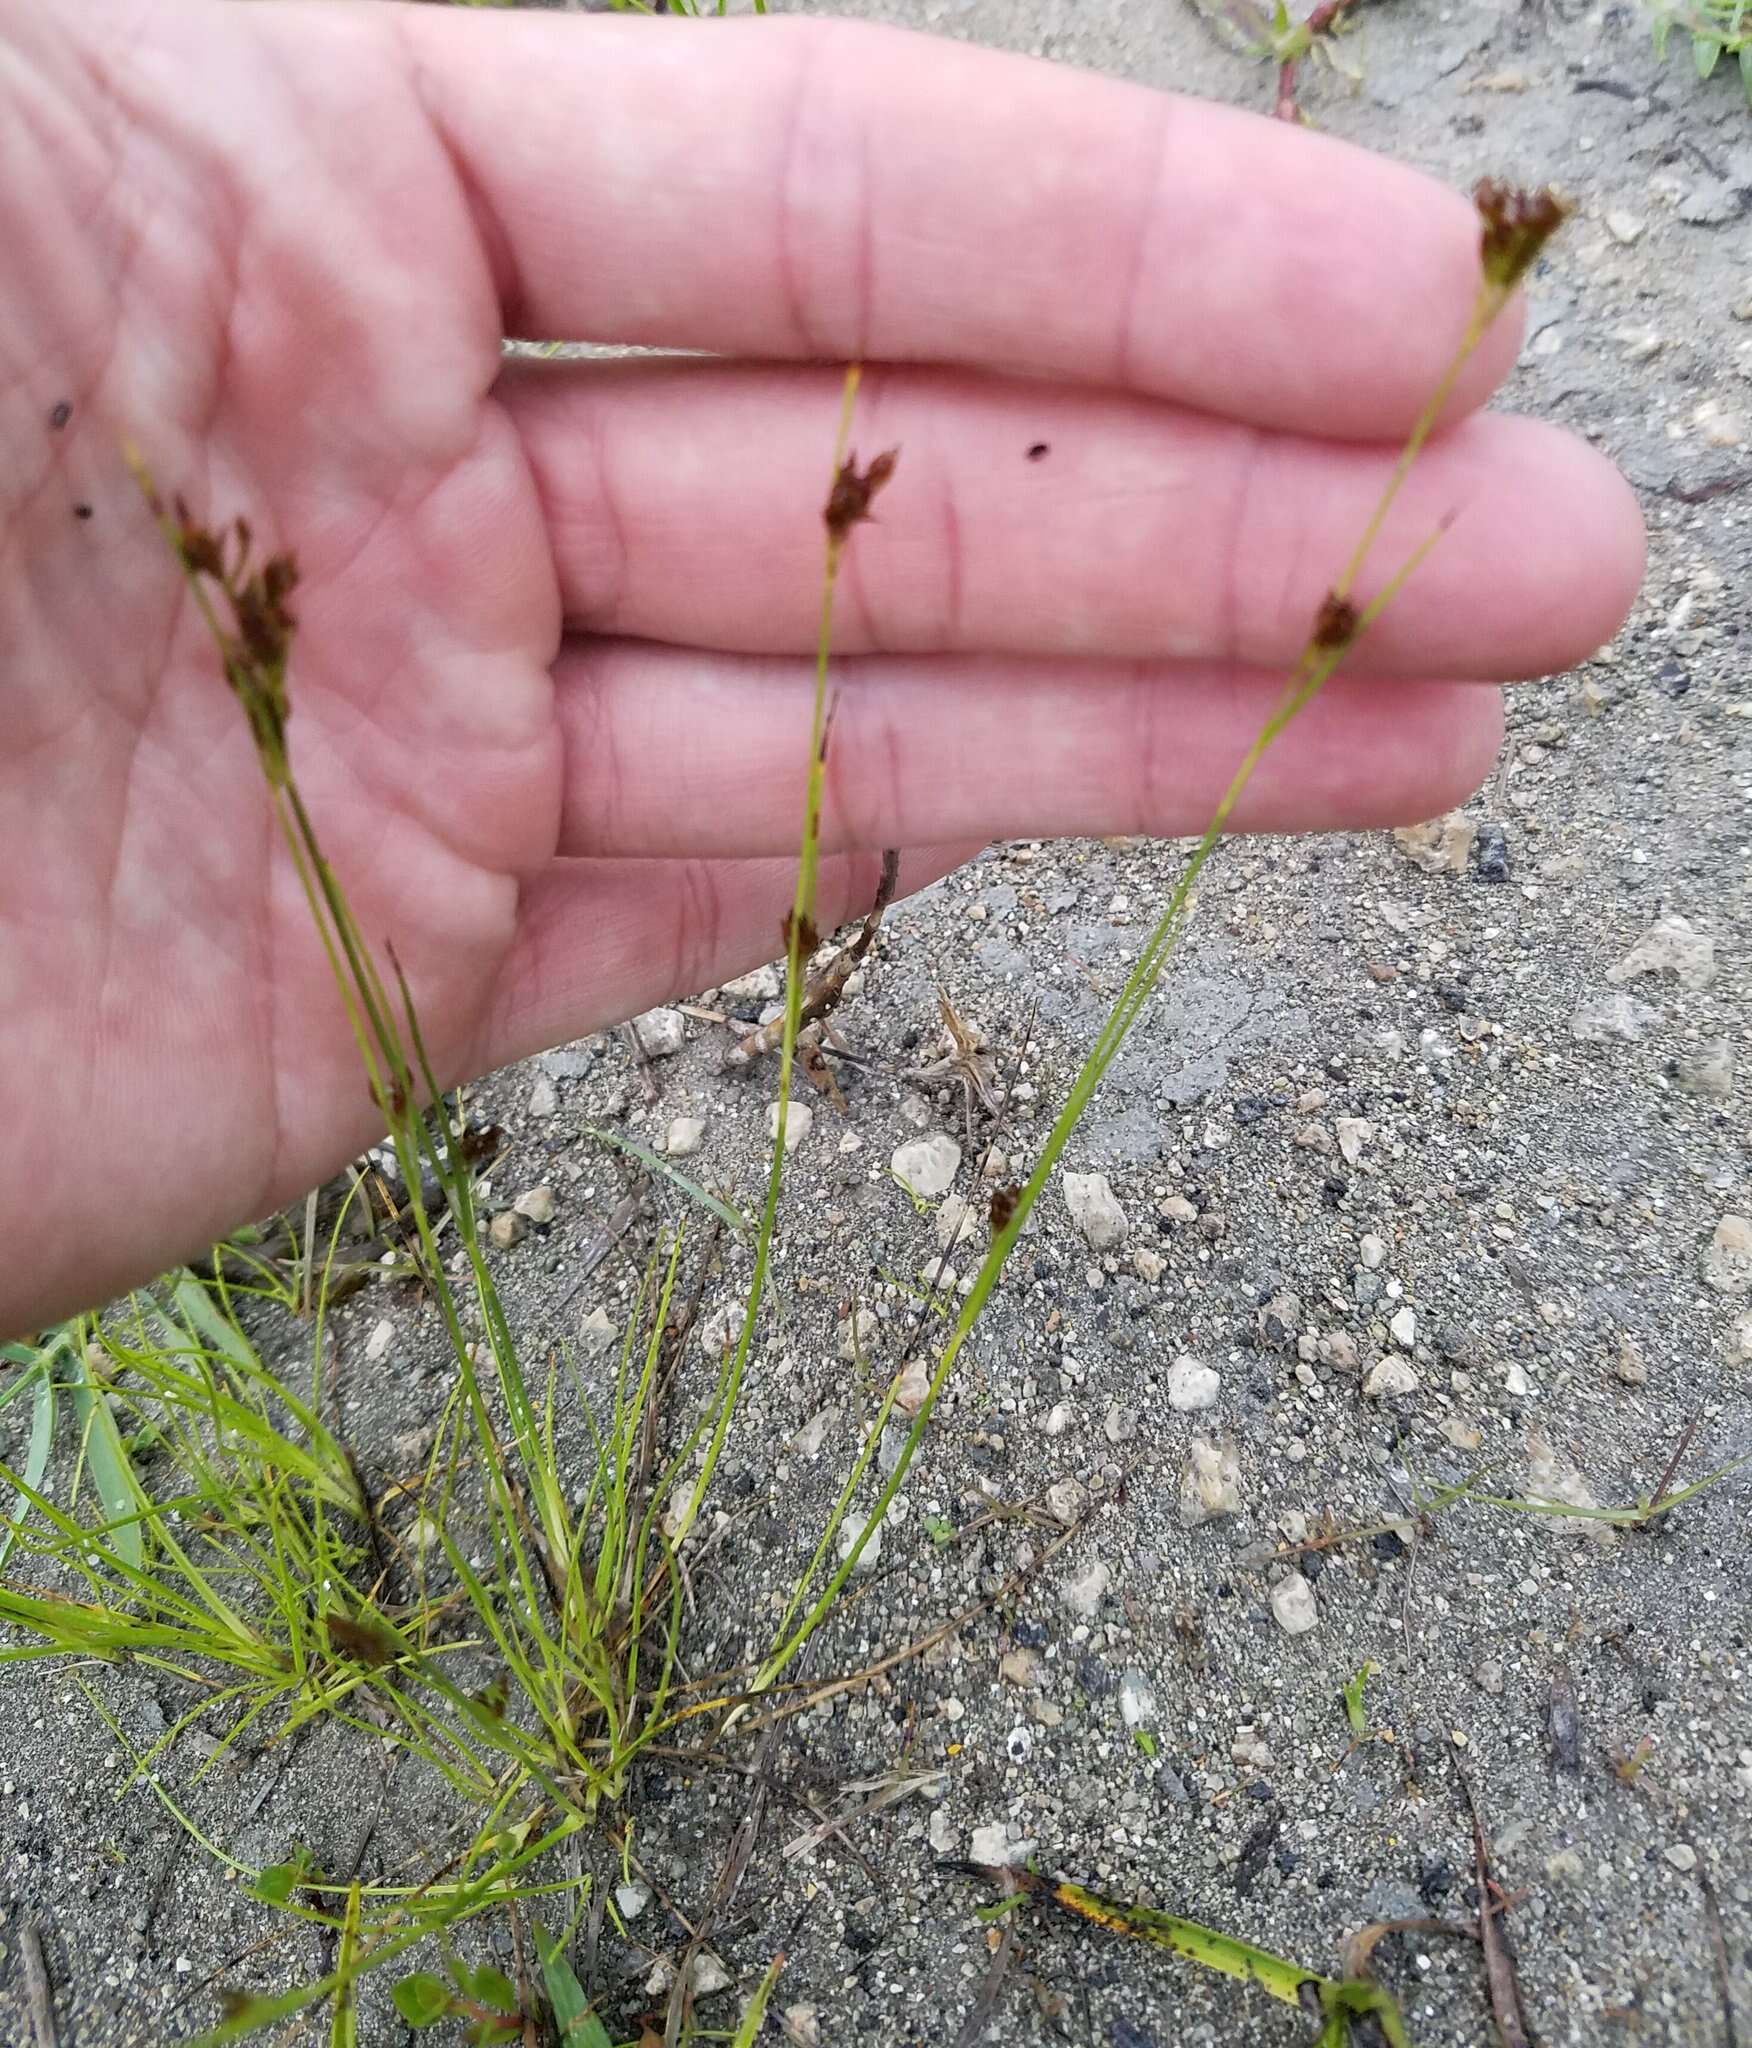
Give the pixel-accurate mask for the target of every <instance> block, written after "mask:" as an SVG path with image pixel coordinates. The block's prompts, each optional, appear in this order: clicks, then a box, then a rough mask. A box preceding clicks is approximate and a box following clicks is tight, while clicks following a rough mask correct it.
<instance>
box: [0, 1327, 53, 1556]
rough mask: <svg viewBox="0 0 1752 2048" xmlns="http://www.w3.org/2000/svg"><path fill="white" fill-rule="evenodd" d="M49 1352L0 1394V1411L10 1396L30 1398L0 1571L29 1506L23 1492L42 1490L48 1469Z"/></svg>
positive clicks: (1, 1532)
mask: <svg viewBox="0 0 1752 2048" xmlns="http://www.w3.org/2000/svg"><path fill="white" fill-rule="evenodd" d="M54 1356H55V1354H54V1353H53V1351H44V1352H43V1353H42V1354H41V1355H40V1356H39V1357H38V1358H37V1359H36V1362H35V1363H34V1364H33V1365H30V1366H28V1367H26V1368H25V1370H24V1371H23V1372H22V1373H20V1374H19V1375H18V1377H17V1378H16V1379H14V1380H10V1381H8V1382H7V1383H6V1386H5V1391H4V1392H3V1393H0V1407H4V1406H5V1404H6V1403H7V1402H8V1401H10V1400H11V1399H12V1398H13V1396H14V1395H16V1394H22V1393H24V1392H25V1390H26V1389H27V1388H28V1389H29V1390H30V1394H31V1403H32V1405H31V1417H30V1442H29V1443H28V1444H27V1445H26V1447H25V1453H24V1470H23V1472H22V1473H21V1474H20V1477H21V1478H22V1479H23V1481H24V1484H23V1485H22V1486H20V1488H19V1489H18V1495H17V1498H16V1499H15V1500H14V1502H13V1504H12V1516H11V1519H10V1520H9V1521H8V1522H7V1523H6V1525H5V1527H4V1529H0V1568H3V1567H4V1566H5V1563H6V1554H7V1552H8V1551H9V1550H11V1548H12V1539H13V1538H14V1537H15V1536H16V1535H17V1534H18V1531H19V1529H20V1527H21V1526H22V1525H23V1522H24V1518H25V1514H26V1511H27V1510H28V1508H29V1505H30V1497H29V1493H27V1492H26V1488H29V1489H31V1491H36V1490H37V1489H39V1488H40V1487H41V1486H42V1483H43V1474H44V1473H45V1472H46V1471H47V1470H48V1468H49V1446H50V1445H51V1444H52V1443H53V1442H54V1439H55V1374H54V1368H53V1359H54Z"/></svg>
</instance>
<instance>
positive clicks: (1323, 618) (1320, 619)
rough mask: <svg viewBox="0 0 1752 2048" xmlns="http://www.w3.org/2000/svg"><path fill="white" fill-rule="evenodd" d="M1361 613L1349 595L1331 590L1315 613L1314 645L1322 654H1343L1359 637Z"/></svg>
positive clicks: (1311, 637)
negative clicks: (1358, 626) (1341, 595)
mask: <svg viewBox="0 0 1752 2048" xmlns="http://www.w3.org/2000/svg"><path fill="white" fill-rule="evenodd" d="M1359 616H1360V615H1359V613H1358V611H1357V608H1356V606H1355V605H1354V604H1352V603H1351V601H1350V599H1349V598H1348V597H1340V596H1339V594H1338V592H1337V591H1336V590H1329V591H1328V592H1327V593H1326V595H1325V596H1324V597H1323V598H1322V599H1321V600H1320V609H1319V611H1317V612H1316V613H1315V614H1314V631H1313V633H1312V634H1311V635H1310V640H1311V643H1312V645H1313V646H1314V647H1315V648H1316V649H1318V651H1319V652H1320V653H1322V654H1342V653H1343V652H1344V650H1345V649H1346V648H1347V647H1348V646H1349V645H1350V644H1351V642H1352V641H1353V640H1354V639H1355V638H1356V637H1357V623H1358V619H1359Z"/></svg>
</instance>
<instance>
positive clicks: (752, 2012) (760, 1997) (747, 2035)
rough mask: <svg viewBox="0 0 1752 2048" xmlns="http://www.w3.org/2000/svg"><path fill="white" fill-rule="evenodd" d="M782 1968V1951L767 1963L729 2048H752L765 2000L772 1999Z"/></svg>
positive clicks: (783, 1960)
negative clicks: (765, 1971)
mask: <svg viewBox="0 0 1752 2048" xmlns="http://www.w3.org/2000/svg"><path fill="white" fill-rule="evenodd" d="M784 1967H785V1957H784V1951H783V1950H781V1951H780V1952H779V1953H778V1954H777V1955H776V1956H774V1957H773V1959H772V1961H771V1962H770V1963H768V1965H767V1973H766V1975H765V1976H764V1977H763V1978H762V1979H761V1980H760V1982H759V1984H758V1985H756V1987H755V1992H754V1996H753V1997H752V1998H751V1999H750V2000H749V2001H748V2008H747V2010H746V2011H745V2012H744V2013H743V2015H742V2024H741V2025H740V2026H739V2027H738V2028H737V2029H736V2033H735V2037H734V2038H733V2039H732V2041H731V2043H730V2048H754V2043H755V2039H756V2037H757V2036H758V2035H759V2033H760V2027H761V2022H762V2021H763V2020H764V2019H765V2018H766V2009H767V2000H768V1999H769V1998H771V1997H772V1995H773V1986H774V1985H775V1984H776V1983H777V1982H778V1981H779V1972H780V1971H781V1970H782V1969H783V1968H784Z"/></svg>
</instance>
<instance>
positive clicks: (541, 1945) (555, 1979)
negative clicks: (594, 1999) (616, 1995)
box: [531, 1920, 614, 2048]
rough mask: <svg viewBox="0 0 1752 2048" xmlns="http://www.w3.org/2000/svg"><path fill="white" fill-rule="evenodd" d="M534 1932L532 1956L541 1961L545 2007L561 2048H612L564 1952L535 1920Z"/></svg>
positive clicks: (606, 2031)
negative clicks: (551, 2015)
mask: <svg viewBox="0 0 1752 2048" xmlns="http://www.w3.org/2000/svg"><path fill="white" fill-rule="evenodd" d="M531 1925H532V1926H533V1927H534V1929H535V1952H536V1954H537V1955H538V1956H540V1958H541V1980H542V1984H543V1986H544V1987H545V1989H546V1991H547V1996H548V2004H549V2005H551V2006H552V2007H553V2009H554V2025H555V2026H556V2027H557V2028H558V2029H559V2035H560V2042H561V2048H614V2043H613V2041H612V2040H611V2038H610V2036H609V2032H608V2029H607V2028H606V2027H605V2026H604V2025H603V2024H602V2022H601V2021H600V2020H599V2019H598V2018H597V2017H596V2015H595V2013H593V2012H592V2011H591V2010H590V2001H589V1999H588V1998H586V1997H585V1995H584V1987H583V1985H582V1984H580V1983H579V1982H578V1975H577V1972H576V1971H575V1970H574V1969H573V1968H572V1966H571V1964H570V1963H569V1962H567V1960H566V1952H565V1950H564V1949H563V1948H561V1946H560V1944H559V1943H558V1942H557V1941H555V1940H554V1938H553V1936H552V1935H551V1934H549V1932H548V1931H547V1929H546V1928H545V1927H544V1926H543V1925H542V1923H541V1922H540V1921H539V1920H536V1921H533V1922H532V1923H531Z"/></svg>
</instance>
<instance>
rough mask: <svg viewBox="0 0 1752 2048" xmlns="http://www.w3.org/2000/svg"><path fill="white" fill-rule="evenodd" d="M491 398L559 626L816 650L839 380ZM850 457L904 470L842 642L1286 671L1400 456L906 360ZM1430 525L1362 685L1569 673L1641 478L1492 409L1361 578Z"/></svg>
mask: <svg viewBox="0 0 1752 2048" xmlns="http://www.w3.org/2000/svg"><path fill="white" fill-rule="evenodd" d="M501 390H502V393H503V396H504V398H505V401H506V403H507V404H508V406H509V408H510V410H511V414H512V417H513V420H514V421H515V423H516V425H517V428H518V430H519V433H520V435H521V437H522V440H523V444H524V447H525V449H526V450H527V452H528V455H529V459H530V461H531V463H532V465H533V467H534V470H535V475H536V479H537V482H538V484H539V487H540V490H541V494H542V500H543V506H544V510H545V513H546V516H547V521H548V529H549V533H550V536H551V538H552V541H553V546H554V552H555V560H556V563H557V565H558V569H559V575H560V582H561V593H562V602H563V603H564V605H565V608H566V611H567V615H568V617H569V618H570V619H571V620H572V621H573V622H574V623H575V624H578V625H581V626H585V627H588V628H591V629H593V630H596V631H601V632H607V633H616V634H631V635H637V636H640V637H643V638H649V639H654V640H666V641H671V642H674V643H675V644H677V645H687V646H701V647H714V648H731V649H741V650H746V651H749V652H758V653H782V652H793V653H795V652H802V651H805V650H807V649H810V648H812V647H813V646H814V642H815V634H816V630H817V625H818V615H819V610H820V582H821V559H822V528H821V503H822V500H823V498H824V497H825V495H826V489H825V477H826V462H825V459H824V451H826V450H827V449H829V448H830V447H831V445H832V434H833V421H834V417H835V413H836V409H837V407H838V405H839V400H840V378H839V376H838V374H837V373H835V372H832V371H826V370H773V369H765V368H761V369H734V368H729V367H724V366H718V365H699V364H692V365H683V364H676V365H664V366H657V365H651V364H640V363H629V364H592V365H576V366H574V365H561V364H531V365H527V366H525V367H524V368H523V369H521V370H520V371H518V372H517V373H515V374H513V375H511V376H509V377H507V379H506V380H505V381H504V383H503V384H502V386H501ZM857 440H858V444H859V446H860V447H862V448H864V449H865V450H866V451H867V452H874V451H875V450H876V449H878V448H885V447H890V446H894V445H898V446H899V448H900V450H901V455H900V464H899V467H898V469H897V470H896V472H895V476H894V480H893V482H892V483H891V484H890V485H889V486H888V488H887V489H886V490H885V491H884V492H883V494H882V496H881V498H880V499H879V500H878V501H877V504H876V508H875V509H876V517H875V520H874V521H873V522H872V523H871V524H869V525H867V526H864V527H862V528H860V530H859V533H858V538H857V542H856V545H855V546H854V547H853V548H852V549H851V550H850V552H849V554H848V555H847V558H846V577H845V593H846V602H845V603H844V604H843V605H842V606H841V607H840V612H839V620H838V626H837V632H836V644H837V645H838V646H840V647H841V648H842V649H844V650H845V651H846V652H858V651H860V650H864V649H876V650H882V651H890V652H901V651H929V652H933V653H956V652H959V653H1015V654H1052V653H1061V654H1081V655H1103V656H1111V657H1117V658H1131V657H1148V656H1156V657H1161V656H1165V655H1172V656H1175V657H1177V658H1180V659H1198V660H1206V661H1225V662H1241V663H1254V664H1260V665H1267V666H1269V665H1272V664H1280V665H1281V664H1287V663H1289V662H1291V661H1293V660H1294V659H1295V657H1296V655H1297V653H1298V652H1299V651H1300V649H1301V646H1302V642H1303V640H1304V638H1305V637H1306V635H1307V633H1308V630H1309V626H1310V623H1311V622H1312V620H1313V618H1314V614H1315V611H1316V608H1317V607H1318V605H1319V603H1320V600H1321V598H1322V597H1323V596H1324V595H1325V593H1326V591H1327V590H1328V589H1329V588H1330V587H1331V584H1332V580H1333V578H1334V577H1335V576H1336V575H1337V573H1338V571H1339V569H1340V567H1341V566H1342V564H1343V563H1344V561H1345V559H1346V557H1347V556H1348V555H1349V553H1350V551H1351V549H1352V547H1353V546H1354V545H1355V543H1356V540H1357V538H1358V536H1359V535H1360V534H1361V533H1362V532H1363V531H1364V529H1365V527H1366V525H1367V523H1368V520H1369V517H1370V515H1371V513H1372V512H1373V510H1374V507H1375V505H1376V503H1377V501H1378V500H1379V498H1380V495H1381V492H1382V489H1383V486H1384V485H1385V484H1386V482H1387V480H1388V477H1389V475H1390V474H1391V471H1392V468H1393V464H1394V462H1395V460H1396V451H1395V450H1394V449H1392V448H1391V447H1386V446H1382V447H1378V448H1371V447H1360V446H1357V445H1355V444H1350V445H1346V444H1343V443H1337V442H1332V441H1316V440H1311V439H1307V438H1304V437H1302V436H1295V435H1290V436H1280V435H1262V434H1259V433H1258V432H1256V431H1254V430H1253V429H1250V428H1247V427H1244V426H1240V425H1237V424H1235V423H1233V422H1230V421H1224V420H1214V419H1211V418H1209V417H1207V416H1205V415H1203V414H1198V413H1191V412H1187V411H1185V410H1184V409H1182V408H1179V407H1174V406H1168V405H1163V404H1161V403H1160V402H1157V401H1152V400H1147V399H1138V398H1131V397H1126V396H1121V395H1117V394H1113V393H1107V392H1090V391H1069V390H1065V389H1062V388H1057V387H1051V386H1044V385H1033V384H1023V383H1015V382H1010V381H1007V380H996V379H989V378H980V377H974V376H969V375H967V374H966V373H964V372H955V371H951V372H942V371H929V370H911V369H903V370H894V371H885V372H882V373H880V374H879V375H874V376H872V377H870V378H869V379H868V380H867V382H866V384H865V386H864V388H863V390H862V392H861V393H860V396H859V401H858V415H857ZM1444 521H1447V522H1450V524H1449V526H1448V530H1447V532H1446V533H1445V535H1444V537H1443V539H1442V542H1441V544H1440V546H1438V547H1437V548H1436V550H1435V552H1434V553H1433V554H1432V555H1431V557H1430V558H1429V560H1428V561H1427V562H1426V563H1425V564H1424V565H1423V566H1422V567H1421V568H1420V569H1419V570H1418V572H1417V574H1416V575H1415V576H1414V577H1413V578H1412V580H1411V582H1410V584H1409V585H1408V586H1407V588H1406V592H1405V595H1404V596H1403V597H1402V598H1401V599H1400V600H1399V602H1398V603H1397V604H1396V605H1395V606H1394V607H1393V609H1392V610H1390V611H1389V612H1388V614H1387V615H1386V617H1385V618H1384V619H1383V620H1382V622H1381V625H1380V627H1379V629H1378V630H1377V631H1376V632H1375V633H1373V634H1371V635H1370V636H1369V638H1368V639H1367V640H1365V642H1364V643H1363V645H1362V646H1361V647H1360V648H1359V650H1358V655H1357V665H1358V666H1359V667H1360V668H1361V669H1363V670H1364V671H1365V672H1367V671H1370V670H1373V671H1375V672H1378V673H1394V672H1397V673H1399V674H1405V673H1407V672H1415V673H1421V674H1438V675H1464V676H1477V677H1484V676H1490V677H1494V678H1501V679H1505V680H1507V679H1510V678H1513V677H1517V676H1525V675H1543V674H1548V673H1551V672H1553V671H1555V670H1559V669H1563V668H1567V667H1569V666H1570V665H1571V664H1572V663H1574V662H1576V661H1578V660H1580V659H1581V658H1582V657H1583V656H1584V655H1586V654H1588V653H1590V652H1591V651H1592V650H1593V649H1594V648H1595V647H1597V646H1598V645H1599V644H1600V643H1601V642H1602V641H1604V640H1606V639H1609V638H1610V637H1611V635H1612V634H1613V632H1614V631H1615V630H1616V629H1617V627H1618V624H1619V621H1620V620H1621V619H1622V617H1623V615H1624V612H1625V610H1626V609H1627V608H1628V606H1629V604H1630V602H1631V599H1632V598H1633V596H1634V595H1635V592H1636V588H1637V585H1638V582H1639V581H1640V579H1641V575H1642V564H1643V535H1642V520H1641V515H1640V513H1639V512H1638V510H1637V504H1636V499H1635V496H1634V494H1633V493H1632V492H1631V490H1630V488H1629V486H1628V485H1627V484H1626V483H1625V482H1624V481H1623V480H1622V478H1620V476H1619V475H1618V473H1617V471H1616V470H1615V469H1613V467H1612V466H1611V464H1610V463H1608V462H1607V461H1606V460H1605V458H1604V457H1602V456H1600V455H1597V454H1596V453H1595V452H1594V451H1593V450H1592V449H1591V448H1589V447H1588V446H1587V444H1586V443H1585V442H1583V441H1580V440H1578V439H1576V438H1575V437H1574V436H1572V435H1569V434H1566V433H1563V432H1562V431H1560V430H1559V429H1557V428H1554V427H1548V426H1545V425H1543V424H1542V423H1540V422H1537V421H1533V420H1523V419H1512V418H1504V417H1502V416H1500V415H1495V414H1483V415H1480V416H1478V417H1476V418H1473V419H1470V420H1467V421H1464V422H1463V423H1462V424H1461V425H1460V426H1458V427H1457V428H1456V429H1455V430H1454V431H1453V432H1452V433H1449V434H1447V435H1445V436H1443V437H1442V438H1441V439H1440V440H1438V441H1437V442H1436V443H1435V444H1434V445H1433V446H1431V447H1430V448H1429V449H1428V450H1427V451H1426V453H1425V455H1424V456H1423V458H1422V459H1421V461H1420V462H1419V463H1418V464H1417V465H1416V466H1415V467H1414V469H1413V470H1412V473H1411V477H1410V480H1409V481H1408V483H1407V485H1406V487H1405V489H1404V490H1403V491H1402V492H1401V494H1400V496H1399V498H1398V500H1397V501H1396V503H1395V505H1394V508H1393V511H1392V513H1391V515H1390V517H1389V519H1388V522H1387V526H1386V529H1385V531H1384V532H1383V533H1382V535H1381V538H1380V540H1379V541H1378V543H1377V545H1376V546H1375V548H1374V550H1373V552H1372V554H1371V557H1370V561H1369V564H1368V567H1367V569H1366V571H1365V575H1364V579H1363V588H1364V590H1365V591H1366V590H1367V589H1369V588H1370V587H1371V586H1372V585H1376V584H1379V583H1380V582H1382V581H1384V580H1385V579H1386V577H1387V576H1389V575H1390V574H1391V573H1392V572H1393V571H1394V570H1396V569H1397V568H1398V567H1399V565H1400V564H1401V563H1402V562H1403V561H1405V559H1406V558H1407V557H1408V556H1409V555H1410V554H1411V552H1412V551H1413V549H1414V548H1416V547H1417V546H1418V545H1419V544H1421V543H1422V542H1424V541H1426V540H1427V539H1428V538H1429V537H1430V535H1431V534H1432V533H1434V532H1435V531H1436V529H1437V528H1438V527H1439V526H1441V525H1442V524H1443V522H1444Z"/></svg>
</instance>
